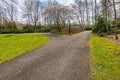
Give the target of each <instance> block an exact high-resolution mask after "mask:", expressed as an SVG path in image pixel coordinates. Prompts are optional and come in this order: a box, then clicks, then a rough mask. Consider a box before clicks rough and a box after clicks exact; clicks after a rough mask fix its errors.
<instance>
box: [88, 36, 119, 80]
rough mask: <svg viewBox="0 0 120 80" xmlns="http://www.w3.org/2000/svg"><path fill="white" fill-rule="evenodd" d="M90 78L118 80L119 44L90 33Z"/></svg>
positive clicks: (94, 79) (95, 79)
mask: <svg viewBox="0 0 120 80" xmlns="http://www.w3.org/2000/svg"><path fill="white" fill-rule="evenodd" d="M90 46H91V68H92V70H91V71H92V72H91V80H120V46H118V45H117V44H115V43H112V42H110V41H109V40H108V39H106V38H101V37H98V36H95V35H93V34H92V35H91V41H90Z"/></svg>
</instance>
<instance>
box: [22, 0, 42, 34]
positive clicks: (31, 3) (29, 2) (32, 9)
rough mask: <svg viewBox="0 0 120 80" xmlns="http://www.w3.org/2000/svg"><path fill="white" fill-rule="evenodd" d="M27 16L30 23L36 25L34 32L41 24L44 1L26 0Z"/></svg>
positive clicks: (25, 9)
mask: <svg viewBox="0 0 120 80" xmlns="http://www.w3.org/2000/svg"><path fill="white" fill-rule="evenodd" d="M24 6H25V8H24V12H25V17H27V20H28V23H29V24H30V23H32V24H33V25H34V32H37V25H38V24H40V19H41V9H42V3H41V2H40V1H38V0H25V4H24Z"/></svg>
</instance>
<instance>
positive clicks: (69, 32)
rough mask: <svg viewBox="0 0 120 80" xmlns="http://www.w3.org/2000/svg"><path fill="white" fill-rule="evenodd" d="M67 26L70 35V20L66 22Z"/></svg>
mask: <svg viewBox="0 0 120 80" xmlns="http://www.w3.org/2000/svg"><path fill="white" fill-rule="evenodd" d="M68 26H69V35H70V20H68Z"/></svg>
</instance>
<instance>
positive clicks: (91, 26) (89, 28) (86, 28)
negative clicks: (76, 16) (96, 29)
mask: <svg viewBox="0 0 120 80" xmlns="http://www.w3.org/2000/svg"><path fill="white" fill-rule="evenodd" d="M92 28H93V25H90V26H87V27H85V30H92Z"/></svg>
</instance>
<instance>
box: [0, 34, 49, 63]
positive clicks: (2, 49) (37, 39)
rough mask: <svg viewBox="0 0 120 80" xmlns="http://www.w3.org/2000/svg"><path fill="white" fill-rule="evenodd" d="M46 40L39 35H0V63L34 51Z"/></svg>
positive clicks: (46, 38)
mask: <svg viewBox="0 0 120 80" xmlns="http://www.w3.org/2000/svg"><path fill="white" fill-rule="evenodd" d="M48 40H49V38H48V37H46V36H44V35H40V34H0V63H3V62H5V61H7V60H10V59H12V58H14V57H16V56H19V55H21V54H23V53H26V52H28V51H31V50H33V49H36V48H38V47H40V46H42V45H44V44H45V43H46V42H48Z"/></svg>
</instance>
